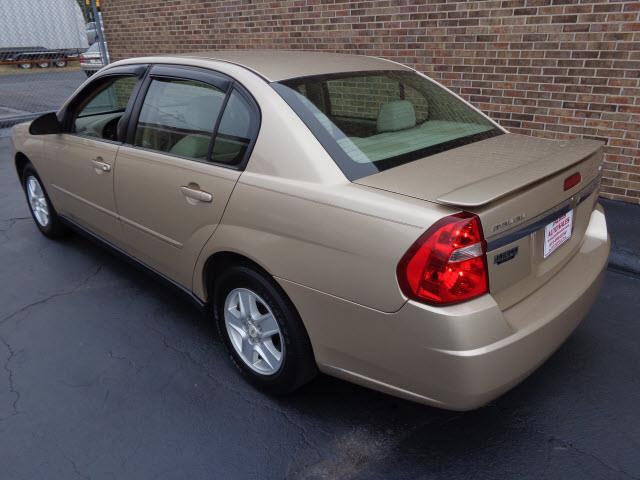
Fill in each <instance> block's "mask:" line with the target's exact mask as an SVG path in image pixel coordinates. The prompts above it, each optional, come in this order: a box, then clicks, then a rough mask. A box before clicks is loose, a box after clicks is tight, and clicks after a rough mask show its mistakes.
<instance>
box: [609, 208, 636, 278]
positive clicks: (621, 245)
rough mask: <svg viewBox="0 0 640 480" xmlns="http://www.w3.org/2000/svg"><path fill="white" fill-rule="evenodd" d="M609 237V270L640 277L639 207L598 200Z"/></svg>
mask: <svg viewBox="0 0 640 480" xmlns="http://www.w3.org/2000/svg"><path fill="white" fill-rule="evenodd" d="M600 202H601V203H602V205H603V206H604V209H605V213H606V215H607V226H608V228H609V233H610V235H611V242H612V245H611V255H610V256H609V268H610V269H612V270H619V271H622V272H625V273H629V274H632V275H636V276H640V205H634V204H631V203H626V202H617V201H614V200H607V199H604V198H601V199H600Z"/></svg>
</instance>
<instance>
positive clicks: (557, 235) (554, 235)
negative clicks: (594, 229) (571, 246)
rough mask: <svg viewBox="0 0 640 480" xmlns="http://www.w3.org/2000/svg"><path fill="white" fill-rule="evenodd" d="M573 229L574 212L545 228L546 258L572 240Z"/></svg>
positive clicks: (571, 211) (570, 211)
mask: <svg viewBox="0 0 640 480" xmlns="http://www.w3.org/2000/svg"><path fill="white" fill-rule="evenodd" d="M572 229H573V210H569V211H568V212H567V213H565V214H564V215H562V216H560V217H558V218H556V219H555V220H554V221H553V222H551V223H549V224H548V225H547V226H546V227H545V228H544V258H547V257H548V256H549V255H551V254H552V253H553V252H555V251H556V250H557V249H558V248H559V247H560V246H561V245H562V244H563V243H565V242H566V241H567V240H569V239H570V238H571V231H572Z"/></svg>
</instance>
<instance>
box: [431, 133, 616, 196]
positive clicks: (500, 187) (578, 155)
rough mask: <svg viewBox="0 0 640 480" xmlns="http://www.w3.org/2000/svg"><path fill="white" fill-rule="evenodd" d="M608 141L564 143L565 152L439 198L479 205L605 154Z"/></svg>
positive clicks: (465, 186) (474, 183)
mask: <svg viewBox="0 0 640 480" xmlns="http://www.w3.org/2000/svg"><path fill="white" fill-rule="evenodd" d="M603 145H604V142H601V141H598V140H571V141H566V142H562V144H561V145H560V146H561V147H562V148H563V149H566V154H565V155H560V156H556V155H554V156H546V157H543V158H541V159H540V160H538V161H536V162H532V163H527V164H526V165H522V166H520V167H517V168H514V169H512V170H507V171H506V172H503V173H501V174H498V175H494V176H491V177H486V178H483V179H480V180H477V181H475V182H472V183H469V184H467V185H464V186H462V187H460V188H456V189H455V190H452V191H450V192H447V193H445V194H443V195H440V196H439V197H438V198H437V199H436V201H437V202H439V203H443V204H447V205H455V206H459V207H479V206H481V205H485V204H487V203H490V202H493V201H495V200H498V199H499V198H502V197H505V196H507V195H509V194H511V193H513V192H515V191H518V190H520V189H522V188H525V187H527V186H529V185H532V184H534V183H536V182H539V181H541V180H544V179H545V178H548V177H550V176H552V175H554V174H556V173H558V172H560V171H562V170H564V169H566V168H569V167H571V166H573V165H576V164H578V163H581V162H583V161H584V160H586V159H587V158H589V157H591V156H593V155H597V154H601V153H602V146H603Z"/></svg>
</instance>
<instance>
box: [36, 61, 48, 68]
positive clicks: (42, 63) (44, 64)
mask: <svg viewBox="0 0 640 480" xmlns="http://www.w3.org/2000/svg"><path fill="white" fill-rule="evenodd" d="M36 65H38V67H40V68H49V66H50V65H51V64H50V63H49V62H38V63H37V64H36Z"/></svg>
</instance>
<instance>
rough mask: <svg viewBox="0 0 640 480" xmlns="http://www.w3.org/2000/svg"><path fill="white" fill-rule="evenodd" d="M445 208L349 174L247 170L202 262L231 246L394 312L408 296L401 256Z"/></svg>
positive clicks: (319, 286) (282, 272) (289, 275)
mask: <svg viewBox="0 0 640 480" xmlns="http://www.w3.org/2000/svg"><path fill="white" fill-rule="evenodd" d="M443 214H444V212H442V211H441V208H440V207H437V206H432V205H430V204H428V203H427V202H422V201H419V200H413V199H408V198H406V197H405V198H402V197H399V196H397V195H394V194H390V193H387V192H381V191H379V190H378V191H376V190H374V189H369V188H368V187H361V186H358V185H354V184H350V183H348V182H346V181H345V183H343V184H338V185H329V186H327V185H314V184H305V183H304V182H291V181H287V180H283V179H280V178H276V177H269V176H265V175H261V174H254V173H249V172H246V173H244V174H243V175H242V177H241V179H240V181H239V182H238V185H237V186H236V189H235V190H234V192H233V195H232V197H231V200H230V202H229V205H228V207H227V211H226V213H225V216H224V218H223V221H222V224H221V226H220V227H219V229H218V230H217V231H216V233H215V234H214V235H213V237H212V239H211V240H210V242H209V243H208V244H207V246H206V247H205V250H204V252H203V254H202V255H201V257H200V259H199V262H198V263H199V265H200V267H199V268H200V271H201V269H202V268H203V266H204V264H205V262H206V259H207V258H209V257H210V256H211V255H212V254H213V253H216V252H218V251H232V252H236V253H240V254H242V255H244V256H247V257H249V258H251V259H252V260H254V261H255V262H256V263H258V264H259V265H261V266H262V267H263V268H265V269H266V270H267V271H268V272H269V273H271V274H272V275H274V276H275V277H276V278H280V279H284V280H288V281H290V282H294V283H297V284H300V285H303V286H306V287H309V288H312V289H315V290H319V291H321V292H324V293H328V294H330V295H333V296H336V297H340V298H343V299H346V300H349V301H351V302H354V303H358V304H361V305H365V306H367V307H370V308H374V309H377V310H381V311H384V312H394V311H397V310H398V309H399V308H400V307H401V306H402V305H403V304H404V302H405V301H406V299H405V297H404V296H403V295H402V293H401V291H400V289H399V286H398V282H397V279H396V266H397V264H398V261H399V260H400V258H401V257H402V255H403V254H404V253H405V251H406V250H407V249H408V248H409V247H410V246H411V244H413V242H414V241H415V240H416V239H417V238H418V237H419V236H420V234H421V233H422V232H423V231H424V230H425V228H426V227H428V226H429V225H431V223H433V222H434V221H435V220H436V219H437V218H439V217H441V216H442V215H443ZM200 282H202V279H201V280H200ZM200 285H201V286H200V288H203V285H202V283H200ZM196 288H198V287H196ZM196 293H198V292H197V290H196ZM204 295H205V296H206V292H205V293H204Z"/></svg>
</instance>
